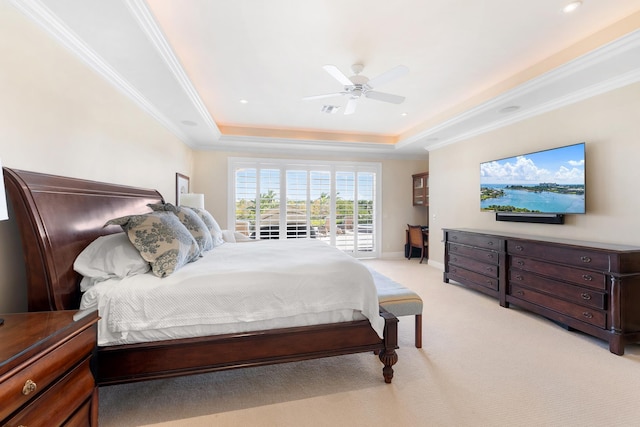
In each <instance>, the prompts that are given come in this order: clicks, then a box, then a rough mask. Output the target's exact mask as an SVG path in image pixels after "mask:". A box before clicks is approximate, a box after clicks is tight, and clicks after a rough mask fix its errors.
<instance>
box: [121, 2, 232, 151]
mask: <svg viewBox="0 0 640 427" xmlns="http://www.w3.org/2000/svg"><path fill="white" fill-rule="evenodd" d="M124 4H125V5H127V7H128V8H129V10H130V11H131V14H132V15H133V17H134V18H135V20H136V21H137V22H138V25H139V26H140V28H141V29H142V31H143V32H144V34H145V35H146V36H147V37H148V38H149V40H150V41H151V43H152V44H153V45H154V47H155V48H156V50H157V51H158V53H159V54H160V56H161V57H162V59H163V60H164V61H165V63H166V64H167V66H168V67H169V70H170V71H171V73H172V74H173V76H174V77H175V78H176V80H177V81H178V83H180V86H181V87H182V89H183V90H184V93H185V94H186V95H187V97H188V98H189V101H190V102H191V103H192V104H193V106H194V107H195V109H196V110H197V111H198V113H199V114H200V117H201V118H202V119H203V121H204V124H205V125H206V126H207V128H208V129H209V131H210V132H212V134H213V135H214V137H215V139H216V140H217V139H218V138H220V136H222V132H220V129H219V128H218V126H217V124H216V123H215V122H214V120H213V118H212V117H211V115H210V114H209V111H207V108H206V107H205V105H204V102H202V99H201V98H200V96H199V95H198V92H197V91H196V90H195V88H194V87H193V85H192V84H191V80H189V77H188V76H187V73H185V71H184V68H182V64H181V63H180V61H179V60H178V58H177V57H176V55H175V53H174V52H173V49H171V47H170V46H169V43H167V39H166V38H165V36H164V34H163V32H162V30H161V29H160V27H158V23H157V22H156V20H155V18H154V17H153V15H152V14H151V11H150V10H149V8H148V7H147V4H146V2H145V1H144V0H124Z"/></svg>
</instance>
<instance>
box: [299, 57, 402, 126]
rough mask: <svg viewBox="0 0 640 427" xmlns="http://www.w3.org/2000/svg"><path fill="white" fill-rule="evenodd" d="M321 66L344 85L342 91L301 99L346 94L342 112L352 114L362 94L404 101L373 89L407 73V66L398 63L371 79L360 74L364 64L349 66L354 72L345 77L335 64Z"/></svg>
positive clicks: (379, 99)
mask: <svg viewBox="0 0 640 427" xmlns="http://www.w3.org/2000/svg"><path fill="white" fill-rule="evenodd" d="M322 68H324V69H325V71H326V72H327V73H329V74H330V75H331V76H332V77H333V78H334V79H336V80H337V81H338V82H340V83H341V84H342V85H343V86H344V90H343V91H342V92H335V93H328V94H325V95H314V96H306V97H304V98H302V99H304V100H312V99H322V98H331V97H334V96H347V97H348V98H349V100H348V101H347V105H346V107H345V109H344V114H353V113H354V112H355V110H356V106H357V105H358V100H360V98H362V97H363V96H364V97H365V98H371V99H375V100H378V101H383V102H391V103H392V104H402V103H403V102H404V96H400V95H393V94H390V93H384V92H378V91H376V90H373V89H374V88H377V87H378V86H380V85H383V84H385V83H387V82H389V81H391V80H394V79H396V78H398V77H401V76H404V75H405V74H407V73H408V72H409V68H407V67H405V66H404V65H398V66H397V67H394V68H392V69H390V70H389V71H386V72H384V73H382V74H380V75H379V76H378V77H375V78H373V79H369V78H368V77H365V76H363V75H360V73H361V72H362V70H363V69H364V65H362V64H353V65H352V66H351V71H353V73H354V75H353V76H351V77H347V76H346V75H345V74H344V73H343V72H342V71H340V70H339V69H338V67H336V66H335V65H325V66H324V67H322Z"/></svg>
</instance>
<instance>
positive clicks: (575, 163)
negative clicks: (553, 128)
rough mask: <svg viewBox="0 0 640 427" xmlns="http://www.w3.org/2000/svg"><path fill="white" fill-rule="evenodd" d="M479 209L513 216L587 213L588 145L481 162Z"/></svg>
mask: <svg viewBox="0 0 640 427" xmlns="http://www.w3.org/2000/svg"><path fill="white" fill-rule="evenodd" d="M480 208H481V210H483V211H494V212H497V213H505V214H510V215H511V214H521V215H532V216H535V215H540V214H556V215H564V214H583V213H585V208H586V205H585V143H584V142H582V143H579V144H574V145H567V146H564V147H558V148H553V149H550V150H544V151H538V152H535V153H529V154H523V155H520V156H515V157H509V158H506V159H500V160H492V161H490V162H484V163H481V164H480Z"/></svg>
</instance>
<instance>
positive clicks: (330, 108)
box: [321, 105, 340, 114]
mask: <svg viewBox="0 0 640 427" xmlns="http://www.w3.org/2000/svg"><path fill="white" fill-rule="evenodd" d="M339 109H340V106H339V105H323V106H322V110H321V111H322V112H323V113H327V114H335V113H337V112H338V110H339Z"/></svg>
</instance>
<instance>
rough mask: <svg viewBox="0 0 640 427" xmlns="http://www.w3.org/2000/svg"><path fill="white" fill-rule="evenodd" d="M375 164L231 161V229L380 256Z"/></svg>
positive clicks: (376, 165)
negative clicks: (300, 239) (310, 240)
mask: <svg viewBox="0 0 640 427" xmlns="http://www.w3.org/2000/svg"><path fill="white" fill-rule="evenodd" d="M380 170H381V166H380V164H379V163H350V162H317V161H315V162H314V161H292V160H274V159H246V158H230V159H229V171H230V177H229V186H230V188H229V197H230V200H229V209H230V212H229V218H230V222H231V223H230V224H229V228H234V229H235V230H236V231H240V232H243V233H245V234H247V235H248V236H250V237H251V238H254V239H286V238H312V239H319V240H322V241H324V242H326V243H327V244H330V245H332V246H335V247H337V248H339V249H341V250H343V251H345V252H348V253H350V254H352V255H354V256H356V257H375V256H378V255H379V247H380V243H379V241H380V222H379V218H380V215H379V209H380V207H379V206H378V205H379V203H378V200H380V195H379V191H380V183H379V182H380Z"/></svg>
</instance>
